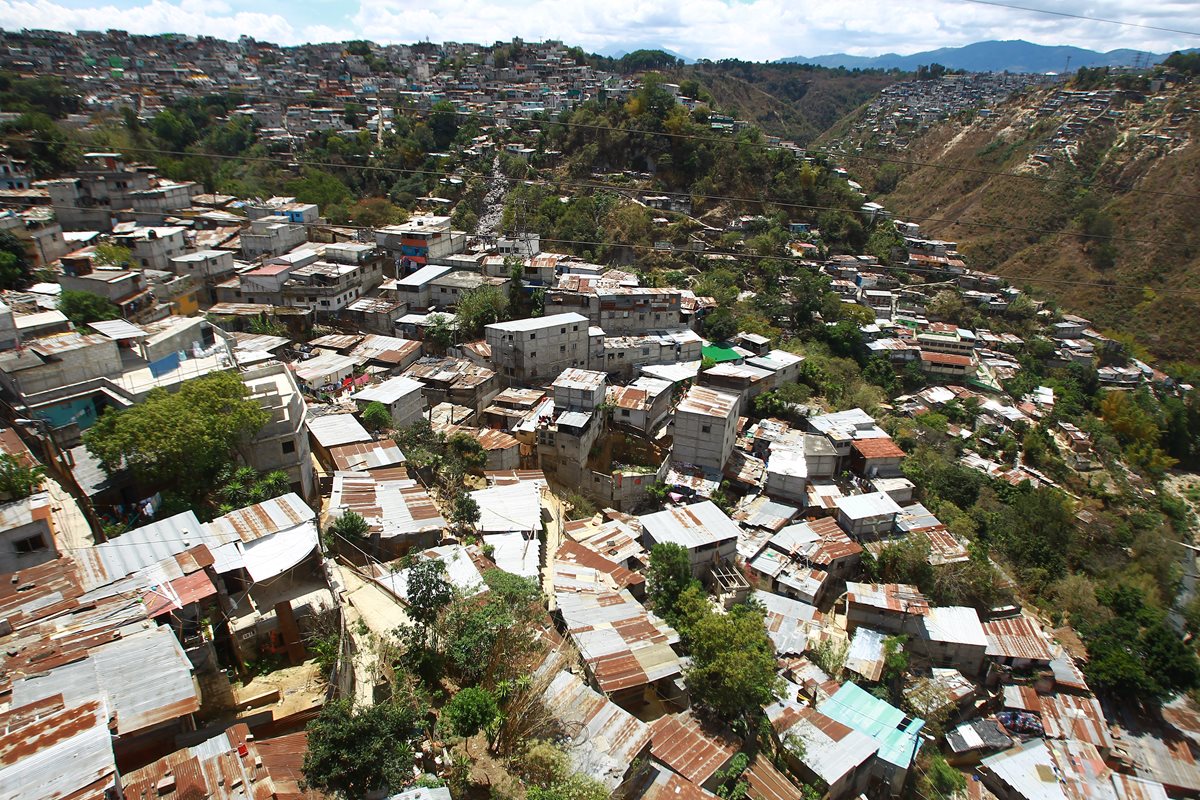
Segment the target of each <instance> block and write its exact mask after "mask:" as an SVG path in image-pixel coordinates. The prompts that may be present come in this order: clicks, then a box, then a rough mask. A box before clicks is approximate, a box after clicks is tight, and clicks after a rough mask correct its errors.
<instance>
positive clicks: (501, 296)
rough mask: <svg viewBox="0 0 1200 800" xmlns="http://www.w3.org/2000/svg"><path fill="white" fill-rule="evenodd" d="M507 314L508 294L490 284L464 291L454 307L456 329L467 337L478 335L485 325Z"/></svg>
mask: <svg viewBox="0 0 1200 800" xmlns="http://www.w3.org/2000/svg"><path fill="white" fill-rule="evenodd" d="M507 314H508V295H506V294H505V293H504V292H502V291H500V289H499V288H498V287H496V286H493V285H491V284H484V285H482V286H477V287H476V288H474V289H471V290H470V291H467V292H464V293H463V295H462V297H460V298H459V300H458V308H457V309H456V319H457V321H458V329H459V330H460V331H461V332H462V334H463V335H464V336H466V337H467V338H476V337H479V336H480V335H482V334H483V328H484V326H485V325H491V324H492V323H495V322H500V321H502V320H504V319H506V317H507Z"/></svg>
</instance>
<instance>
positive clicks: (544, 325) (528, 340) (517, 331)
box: [484, 313, 588, 385]
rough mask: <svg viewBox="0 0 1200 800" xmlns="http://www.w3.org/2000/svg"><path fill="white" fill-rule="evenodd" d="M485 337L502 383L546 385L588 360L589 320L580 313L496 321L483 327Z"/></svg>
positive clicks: (584, 364)
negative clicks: (563, 372)
mask: <svg viewBox="0 0 1200 800" xmlns="http://www.w3.org/2000/svg"><path fill="white" fill-rule="evenodd" d="M484 338H485V340H486V341H487V344H488V346H489V347H490V348H491V350H492V364H493V366H494V367H495V369H496V371H497V372H498V373H499V375H500V380H501V382H502V383H504V384H505V385H512V384H524V383H529V384H533V383H542V384H545V383H548V382H549V381H550V380H552V379H553V378H555V377H556V376H557V375H558V374H559V373H560V372H562V371H563V370H564V369H568V368H570V367H586V366H587V363H588V321H587V318H586V317H584V316H582V315H580V314H572V313H568V314H552V315H550V316H547V317H534V318H531V319H520V320H513V321H511V322H498V323H495V324H493V325H488V326H487V327H486V328H484Z"/></svg>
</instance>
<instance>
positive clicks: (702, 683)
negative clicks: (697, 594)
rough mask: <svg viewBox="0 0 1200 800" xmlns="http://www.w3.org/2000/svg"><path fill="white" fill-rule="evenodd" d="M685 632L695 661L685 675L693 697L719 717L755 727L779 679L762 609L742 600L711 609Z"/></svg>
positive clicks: (751, 728) (771, 697)
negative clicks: (727, 608) (718, 609)
mask: <svg viewBox="0 0 1200 800" xmlns="http://www.w3.org/2000/svg"><path fill="white" fill-rule="evenodd" d="M681 632H682V631H681ZM686 637H687V641H688V646H689V650H690V653H691V656H692V665H691V666H690V667H689V668H688V670H687V671H686V672H685V673H684V680H685V682H686V684H687V687H688V691H689V692H690V693H691V696H692V699H693V700H694V701H695V702H696V703H697V704H698V705H701V706H704V707H706V708H708V709H710V710H711V711H712V712H714V713H715V714H716V715H717V717H718V718H719V719H722V720H728V721H736V720H740V721H741V722H742V726H743V729H744V730H746V731H751V730H754V726H753V724H752V722H753V719H754V717H756V716H758V715H759V714H761V712H762V709H763V707H764V706H766V705H767V704H769V703H770V702H771V701H772V700H773V698H774V694H775V687H776V684H777V683H778V677H777V675H776V672H775V668H776V665H775V647H774V645H773V644H772V643H771V640H770V638H769V637H768V636H767V630H766V627H765V625H764V622H763V612H762V609H761V608H758V607H755V606H751V605H737V606H734V607H733V609H732V610H731V611H730V612H729V613H728V614H718V613H716V612H714V611H712V609H711V608H709V609H708V611H707V613H702V614H701V616H700V617H699V618H698V619H696V620H695V621H693V622H690V624H688V625H687V629H686Z"/></svg>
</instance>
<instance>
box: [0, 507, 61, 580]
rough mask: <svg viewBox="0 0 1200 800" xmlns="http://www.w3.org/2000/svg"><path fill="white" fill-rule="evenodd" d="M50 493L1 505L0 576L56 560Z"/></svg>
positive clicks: (56, 547)
mask: <svg viewBox="0 0 1200 800" xmlns="http://www.w3.org/2000/svg"><path fill="white" fill-rule="evenodd" d="M50 506H51V501H50V494H49V493H48V492H34V493H33V494H31V495H30V496H29V497H23V498H20V499H17V500H10V501H8V502H7V503H3V504H0V575H12V574H13V573H19V572H21V571H22V570H25V569H28V568H29V567H35V566H37V565H38V564H43V563H45V562H47V561H53V560H54V559H56V558H58V557H59V552H58V545H57V543H56V542H55V539H54V520H53V517H52V516H51V513H50Z"/></svg>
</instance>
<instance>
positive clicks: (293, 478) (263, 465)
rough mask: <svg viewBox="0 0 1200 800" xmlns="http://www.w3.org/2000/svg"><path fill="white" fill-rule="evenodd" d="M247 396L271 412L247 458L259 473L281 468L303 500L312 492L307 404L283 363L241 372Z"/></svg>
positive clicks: (307, 498)
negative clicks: (247, 391)
mask: <svg viewBox="0 0 1200 800" xmlns="http://www.w3.org/2000/svg"><path fill="white" fill-rule="evenodd" d="M242 383H244V384H246V388H247V389H248V390H249V395H248V396H249V399H251V400H254V401H256V402H257V403H258V404H259V405H260V406H262V408H263V409H264V410H265V411H266V412H267V413H268V414H270V415H271V418H270V420H269V421H268V422H267V424H266V425H264V426H263V427H262V428H261V429H259V431H258V432H257V433H256V434H255V435H254V440H253V441H252V442H251V443H250V447H249V448H248V449H247V461H248V462H249V464H250V466H252V467H254V468H255V469H256V470H258V471H259V472H270V471H272V470H282V471H284V472H286V473H287V474H288V479H289V482H290V483H291V486H292V491H294V492H296V494H298V495H300V496H301V497H303V498H304V499H305V500H312V499H313V497H314V496H315V494H316V483H315V481H314V480H313V470H312V450H311V448H310V446H309V441H308V426H307V422H308V404H307V403H305V402H304V396H303V395H302V394H301V393H300V387H299V386H297V385H296V379H295V378H294V377H293V376H292V373H291V371H290V370H288V368H287V366H286V365H285V364H281V363H277V362H276V363H268V364H264V365H263V366H260V367H255V368H252V369H248V370H246V371H245V372H243V373H242Z"/></svg>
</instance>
